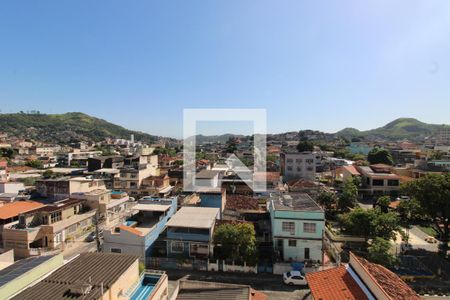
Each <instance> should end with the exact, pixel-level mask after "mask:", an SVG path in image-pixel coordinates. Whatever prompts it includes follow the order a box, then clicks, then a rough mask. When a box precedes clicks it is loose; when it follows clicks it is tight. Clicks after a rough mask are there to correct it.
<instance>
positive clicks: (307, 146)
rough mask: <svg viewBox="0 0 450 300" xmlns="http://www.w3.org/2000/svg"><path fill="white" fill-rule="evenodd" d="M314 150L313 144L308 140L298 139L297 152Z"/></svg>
mask: <svg viewBox="0 0 450 300" xmlns="http://www.w3.org/2000/svg"><path fill="white" fill-rule="evenodd" d="M313 150H314V144H313V143H311V142H308V141H300V142H299V143H298V145H297V151H298V152H311V151H313Z"/></svg>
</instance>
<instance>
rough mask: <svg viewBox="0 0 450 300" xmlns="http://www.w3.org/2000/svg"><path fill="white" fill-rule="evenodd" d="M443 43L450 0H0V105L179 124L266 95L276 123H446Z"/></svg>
mask: <svg viewBox="0 0 450 300" xmlns="http://www.w3.org/2000/svg"><path fill="white" fill-rule="evenodd" d="M449 53H450V1H448V0H422V1H415V0H404V1H391V0H376V1H375V0H374V1H359V0H354V1H345V0H339V1H338V0H335V1H334V0H329V1H301V0H295V1H284V0H282V1H256V0H253V1H245V0H236V1H233V0H226V1H206V0H205V1H197V0H189V1H186V0H182V1H137V0H135V1H110V0H109V1H101V0H96V1H90V0H85V1H83V0H77V1H57V0H54V1H44V0H40V1H33V0H29V1H2V2H1V3H0V110H1V111H2V112H3V113H6V112H16V111H19V110H24V111H26V110H33V109H36V110H40V111H41V112H45V113H63V112H67V111H82V112H85V113H88V114H91V115H94V116H97V117H100V118H104V119H106V120H108V121H111V122H114V123H117V124H120V125H123V126H125V127H127V128H130V129H137V130H142V131H146V132H149V133H152V134H158V135H170V136H177V137H179V136H181V134H182V128H181V127H182V113H183V108H222V107H224V108H225V107H226V108H266V109H267V115H268V129H269V131H270V132H273V133H276V132H283V131H289V130H299V129H307V128H311V129H319V130H324V131H328V132H334V131H337V130H340V129H342V128H344V127H349V126H351V127H356V128H359V129H370V128H374V127H379V126H382V125H384V124H385V123H387V122H389V121H391V120H393V119H395V118H398V117H415V118H418V119H420V120H422V121H425V122H430V123H450V55H449ZM210 131H211V130H210ZM221 131H222V132H228V131H230V130H227V128H224V127H223V126H221V127H220V128H217V132H221ZM210 133H211V132H210Z"/></svg>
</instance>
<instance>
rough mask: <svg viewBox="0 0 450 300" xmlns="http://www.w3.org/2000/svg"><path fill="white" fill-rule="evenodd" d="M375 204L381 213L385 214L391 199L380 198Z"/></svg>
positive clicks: (386, 197) (387, 197)
mask: <svg viewBox="0 0 450 300" xmlns="http://www.w3.org/2000/svg"><path fill="white" fill-rule="evenodd" d="M375 204H376V206H378V207H379V208H380V209H381V211H382V212H384V213H387V212H388V209H389V205H390V204H391V197H389V196H381V197H379V198H378V199H377V202H376V203H375Z"/></svg>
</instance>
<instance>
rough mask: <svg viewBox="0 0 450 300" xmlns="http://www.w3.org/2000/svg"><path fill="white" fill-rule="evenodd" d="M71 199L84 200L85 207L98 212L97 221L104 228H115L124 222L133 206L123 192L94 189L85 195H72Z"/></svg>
mask: <svg viewBox="0 0 450 300" xmlns="http://www.w3.org/2000/svg"><path fill="white" fill-rule="evenodd" d="M70 198H72V199H83V200H86V203H87V205H88V206H89V207H90V208H92V209H96V210H97V211H98V216H99V219H100V220H102V221H103V223H104V226H105V227H110V226H115V225H117V224H119V223H120V222H122V221H124V218H125V217H126V216H127V215H128V214H130V212H131V211H130V208H131V207H132V206H133V205H134V204H135V203H134V202H133V203H132V202H131V201H130V197H129V196H128V195H127V193H125V192H119V191H111V190H105V189H96V190H92V191H89V192H86V193H72V194H70Z"/></svg>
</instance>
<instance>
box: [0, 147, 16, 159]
mask: <svg viewBox="0 0 450 300" xmlns="http://www.w3.org/2000/svg"><path fill="white" fill-rule="evenodd" d="M0 157H6V158H13V157H14V150H13V149H11V148H0Z"/></svg>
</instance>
